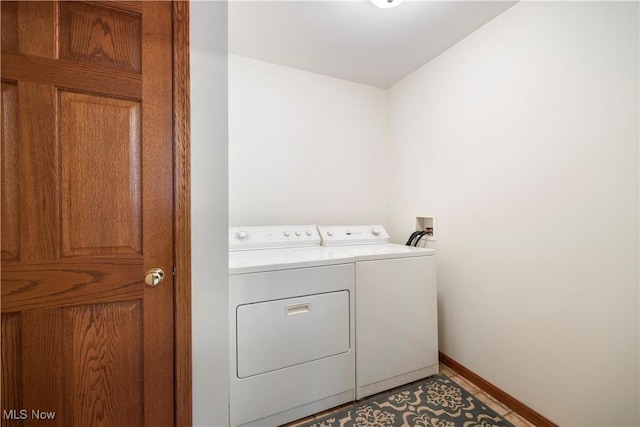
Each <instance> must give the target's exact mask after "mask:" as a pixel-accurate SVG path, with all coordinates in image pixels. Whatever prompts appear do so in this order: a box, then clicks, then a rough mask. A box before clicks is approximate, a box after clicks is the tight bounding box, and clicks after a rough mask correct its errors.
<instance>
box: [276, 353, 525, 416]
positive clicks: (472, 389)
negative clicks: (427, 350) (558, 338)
mask: <svg viewBox="0 0 640 427" xmlns="http://www.w3.org/2000/svg"><path fill="white" fill-rule="evenodd" d="M440 373H441V374H445V375H446V376H448V377H449V378H451V379H452V380H453V381H455V382H456V383H458V384H460V385H461V386H462V387H463V388H464V389H465V390H467V391H468V392H469V393H471V394H473V395H474V396H476V397H477V398H478V399H480V400H481V401H483V402H484V403H486V404H487V406H489V407H490V408H491V409H493V410H494V411H496V412H497V413H498V415H500V416H502V417H504V418H505V419H506V420H507V421H509V422H510V423H511V424H513V425H514V426H515V427H535V426H534V425H533V424H531V423H530V422H529V421H527V420H525V419H524V418H522V417H521V416H520V415H518V414H517V413H515V412H513V410H511V408H508V407H506V406H505V405H504V404H503V403H501V402H499V401H498V400H496V399H494V398H493V397H491V396H490V395H488V394H487V393H485V392H484V391H482V390H480V389H479V388H478V387H477V386H476V385H474V384H473V383H472V382H470V381H469V380H467V379H466V378H464V377H463V376H462V375H460V374H458V373H457V372H455V371H454V370H453V369H451V368H449V367H448V366H446V365H443V364H442V363H441V364H440ZM354 405H355V403H347V404H346V405H341V406H338V407H336V408H333V409H329V410H328V411H324V412H321V413H319V414H315V415H312V416H310V417H307V418H303V419H301V420H297V421H294V422H293V423H290V424H286V426H285V427H296V426H299V425H301V424H304V423H307V422H309V421H312V420H314V419H317V418H321V417H324V416H327V415H329V414H331V413H333V412H338V411H341V410H343V409H346V408H348V407H350V406H354Z"/></svg>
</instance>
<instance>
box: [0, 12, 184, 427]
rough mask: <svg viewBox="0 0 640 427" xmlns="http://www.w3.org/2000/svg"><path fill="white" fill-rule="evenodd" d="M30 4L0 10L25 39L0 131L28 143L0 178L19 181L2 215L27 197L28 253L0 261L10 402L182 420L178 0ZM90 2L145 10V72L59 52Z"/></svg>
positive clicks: (8, 159) (5, 59)
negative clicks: (71, 13) (75, 11)
mask: <svg viewBox="0 0 640 427" xmlns="http://www.w3.org/2000/svg"><path fill="white" fill-rule="evenodd" d="M23 3H27V2H18V3H15V4H8V3H6V2H2V6H1V7H2V8H3V10H8V11H9V14H8V17H3V18H4V21H3V24H4V23H5V22H8V24H7V27H6V28H3V35H4V36H3V37H4V40H5V41H4V43H5V44H9V45H11V44H12V43H13V44H15V45H16V49H15V50H4V49H3V51H2V58H1V59H2V63H1V66H2V77H3V82H4V83H6V84H5V85H4V86H3V89H6V91H5V94H4V95H6V96H5V97H4V98H3V105H6V106H7V108H4V107H3V108H2V111H3V112H7V114H5V115H4V116H3V119H4V117H8V119H7V120H6V125H3V133H4V134H5V135H10V134H12V133H15V134H16V135H17V136H16V141H17V142H16V143H15V144H13V145H15V147H17V148H16V149H15V150H16V151H17V155H16V154H11V153H9V151H10V150H7V149H5V148H3V150H2V161H1V162H0V166H1V167H2V170H0V177H3V176H4V175H2V173H4V172H5V170H6V172H7V174H10V175H11V177H12V178H14V180H15V182H16V184H15V186H14V187H12V186H9V185H7V182H8V179H7V178H4V177H3V178H2V179H1V180H0V184H1V186H2V190H3V192H4V193H3V194H5V196H3V197H4V198H3V200H2V203H3V210H2V211H3V213H2V220H3V221H5V219H6V218H9V217H10V216H11V215H13V214H5V213H4V212H5V209H4V207H5V206H4V205H5V203H6V205H7V206H8V205H12V206H13V205H15V204H16V202H15V199H16V196H15V195H14V193H15V189H16V188H17V189H18V191H17V194H18V196H17V199H18V202H17V205H18V207H17V209H16V210H15V211H16V212H17V217H18V220H17V222H18V227H17V229H18V231H19V233H18V234H17V236H18V241H19V256H20V257H19V259H11V260H3V262H2V264H1V269H2V272H1V273H2V274H1V276H2V284H1V286H0V290H1V299H0V300H1V306H2V316H3V325H2V327H3V331H2V332H3V337H2V339H3V345H5V344H6V346H7V348H6V349H5V348H3V350H2V357H3V359H2V363H4V365H3V369H4V371H7V370H8V369H11V371H12V373H14V375H15V376H14V377H10V376H6V378H9V379H8V380H7V381H6V382H2V392H3V398H5V397H6V396H9V395H10V396H12V398H14V400H13V402H18V403H12V404H16V405H18V404H19V405H20V407H22V408H38V409H41V410H47V411H56V413H57V416H56V419H55V420H54V421H49V422H47V425H65V426H75V425H83V426H84V425H105V426H106V425H126V426H130V425H144V426H149V427H156V426H163V425H176V419H175V408H176V399H175V387H176V383H175V381H174V378H175V375H174V372H175V371H174V369H175V364H174V357H175V355H174V353H175V352H178V351H180V350H181V349H180V348H177V347H175V330H174V316H175V312H174V298H175V295H174V288H173V277H172V275H171V272H172V270H173V262H174V252H173V239H174V237H175V234H174V230H173V215H174V193H173V186H174V184H175V182H174V177H173V170H174V169H173V160H174V159H173V136H174V135H173V116H172V105H173V101H174V100H173V94H172V65H173V64H172V44H171V43H172V14H171V11H172V5H171V3H167V2H158V3H150V2H135V1H130V2H78V3H74V4H73V5H67V4H61V3H60V2H57V1H49V2H28V4H26V5H25V6H24V7H23V6H22V4H23ZM80 5H82V8H81V9H82V10H83V11H89V12H91V13H93V14H94V15H96V13H94V12H95V11H96V10H99V11H106V15H102V16H107V15H108V16H116V17H117V18H121V17H123V16H124V19H125V20H126V19H128V18H129V17H134V18H136V19H137V18H138V17H140V16H141V17H142V18H141V24H140V25H141V26H142V28H141V30H140V31H139V35H138V37H139V39H140V40H133V39H135V37H136V35H135V32H131V33H132V34H133V36H132V37H131V40H128V41H127V43H133V45H136V43H137V45H138V46H141V51H142V53H141V55H142V58H141V62H140V67H141V68H140V70H141V74H138V73H136V72H131V71H122V70H118V69H115V68H113V67H110V66H108V65H104V64H96V63H89V64H87V63H79V62H77V61H78V60H82V58H80V59H78V58H72V59H64V58H62V59H59V58H56V54H57V53H58V52H59V45H58V44H57V43H58V42H59V41H58V40H57V39H56V36H57V33H58V31H57V28H58V27H56V25H58V24H57V23H56V22H55V20H56V19H57V17H59V16H60V10H61V8H62V9H64V8H66V7H70V8H74V7H76V6H80ZM12 8H13V9H12ZM12 11H14V12H15V13H14V14H13V15H14V16H15V19H13V18H12V15H11V13H12ZM63 12H64V10H63ZM91 13H90V14H91ZM100 13H102V12H100ZM82 19H84V18H82ZM82 19H80V20H82ZM101 19H102V18H101ZM12 20H13V21H12ZM14 21H15V22H14ZM103 21H104V19H103ZM16 22H17V23H16ZM14 23H15V25H14ZM34 23H36V24H37V23H41V24H42V25H35V24H34ZM12 25H13V28H15V34H14V35H11V31H12V30H11V26H12ZM74 25H75V24H74ZM114 25H116V24H115V23H114ZM71 27H74V26H73V25H71ZM7 28H8V30H7V31H8V32H7V31H5V30H6V29H7ZM74 28H75V27H74ZM26 29H30V30H31V31H32V32H33V34H31V35H28V36H26V35H25V37H22V33H23V32H24V31H26ZM72 30H73V28H72ZM78 31H80V32H81V33H82V32H83V31H84V30H82V29H80V30H78ZM7 34H8V35H7ZM16 34H17V35H16ZM119 34H120V35H122V37H124V38H127V37H129V36H131V35H132V34H129V33H127V34H128V35H127V36H126V35H125V32H121V33H119ZM14 36H15V37H14ZM103 36H104V37H107V33H104V32H103ZM12 38H13V39H12ZM12 40H13V41H12ZM105 40H106V39H105V38H103V39H101V40H100V41H99V42H96V43H97V44H98V45H100V46H102V47H101V48H102V49H103V50H104V43H106V41H105ZM83 46H84V47H83ZM83 46H81V48H83V49H85V51H86V50H87V49H89V48H88V47H87V46H88V45H83ZM113 48H114V51H113V52H116V53H115V56H118V55H119V54H118V49H117V47H116V46H115V45H114V46H113ZM98 50H99V49H98ZM89 51H90V53H91V49H89ZM26 52H29V53H26ZM52 52H53V53H52ZM98 53H99V55H98V56H100V55H102V53H100V52H98ZM125 56H126V55H125ZM103 59H104V58H103ZM118 66H120V65H119V64H118ZM7 85H8V86H7ZM12 85H13V86H12ZM11 91H15V92H16V93H17V96H14V94H13V93H12V92H11ZM4 99H8V101H6V102H5V101H4ZM15 99H17V101H15ZM11 105H15V108H14V107H11ZM12 108H13V109H14V110H15V111H17V113H15V114H14V113H13V112H12ZM141 121H142V122H141ZM4 146H6V144H4V142H3V147H4ZM12 147H13V146H12ZM11 149H14V148H11ZM14 160H15V162H14ZM9 164H11V166H6V165H9ZM14 171H15V174H14V173H13V172H14ZM16 174H17V176H16ZM12 183H13V182H12ZM140 183H142V186H140ZM9 199H11V200H14V201H13V202H5V200H9ZM66 202H69V203H68V204H66V205H65V203H66ZM65 206H66V207H65ZM63 209H64V212H63ZM101 210H102V211H104V212H100V211H101ZM121 211H125V212H126V213H124V214H123V213H122V212H121ZM6 212H8V211H6ZM67 216H69V217H70V218H72V220H69V221H68V222H67V223H65V224H64V226H63V222H64V221H67V220H66V219H65V218H66V217H67ZM14 217H15V215H14ZM10 222H13V223H15V222H16V220H15V219H9V220H7V221H6V223H7V224H9V223H10ZM140 230H142V231H140ZM140 233H142V234H140ZM7 235H8V234H7ZM132 236H133V237H132ZM136 236H137V237H136ZM14 240H15V239H14ZM7 242H9V240H7ZM10 246H11V247H14V246H15V244H11V245H10ZM3 248H4V246H3ZM114 248H115V250H114ZM123 248H126V249H123ZM5 252H7V253H8V252H15V250H14V249H11V251H5ZM61 255H62V256H61ZM149 267H161V268H163V269H164V270H165V271H166V272H167V276H166V278H165V281H164V283H162V284H161V285H160V286H158V287H155V288H152V287H148V286H145V285H144V284H143V283H142V280H143V278H144V274H145V273H144V272H145V270H146V269H147V268H149ZM185 268H189V266H188V265H187V266H185ZM187 286H189V285H188V284H187ZM5 319H8V320H7V322H6V325H5V323H4V320H5ZM17 363H20V367H19V368H16V367H15V366H16V365H17ZM189 363H190V361H189ZM189 366H190V365H189ZM4 377H5V375H4V374H3V378H4ZM181 402H184V399H182V398H181ZM186 404H187V405H189V407H190V405H191V402H190V401H189V402H188V403H186ZM17 409H20V408H17ZM40 424H42V423H41V422H40V421H37V420H29V421H26V422H21V423H20V425H25V426H30V425H40ZM3 425H4V424H3Z"/></svg>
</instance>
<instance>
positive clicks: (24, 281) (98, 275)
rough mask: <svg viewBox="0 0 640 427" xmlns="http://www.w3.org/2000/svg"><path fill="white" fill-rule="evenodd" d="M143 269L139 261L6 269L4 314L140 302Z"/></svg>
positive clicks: (81, 261)
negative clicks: (121, 302) (82, 305)
mask: <svg viewBox="0 0 640 427" xmlns="http://www.w3.org/2000/svg"><path fill="white" fill-rule="evenodd" d="M140 267H141V260H140V259H136V258H131V259H117V260H114V259H111V260H101V259H93V260H89V259H79V260H78V259H70V260H69V261H68V262H56V263H50V264H44V263H38V264H33V265H30V264H23V263H20V264H15V265H7V266H5V265H3V268H2V300H1V301H2V312H3V313H10V312H16V311H23V310H34V309H40V308H47V307H64V306H72V305H77V304H81V303H85V302H86V303H87V304H96V303H100V302H109V301H122V300H131V299H139V298H141V297H142V295H143V294H144V289H143V286H144V285H143V284H142V278H143V277H142V272H141V270H142V269H141V268H140Z"/></svg>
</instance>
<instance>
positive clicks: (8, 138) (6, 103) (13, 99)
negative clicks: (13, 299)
mask: <svg viewBox="0 0 640 427" xmlns="http://www.w3.org/2000/svg"><path fill="white" fill-rule="evenodd" d="M3 11H4V5H3ZM1 109H2V164H1V165H0V168H1V169H0V170H1V171H2V174H1V176H0V181H1V185H0V187H2V190H1V192H2V200H1V203H2V204H1V205H0V211H1V221H2V231H1V232H2V240H1V242H2V251H1V253H2V260H3V261H7V260H17V259H19V258H20V169H19V155H18V148H19V147H18V86H17V85H16V84H15V83H8V82H2V107H1Z"/></svg>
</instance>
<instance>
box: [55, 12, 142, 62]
mask: <svg viewBox="0 0 640 427" xmlns="http://www.w3.org/2000/svg"><path fill="white" fill-rule="evenodd" d="M140 35H141V19H140V16H136V15H132V14H128V13H125V12H120V11H116V10H113V9H104V8H101V7H97V6H95V5H87V4H80V3H79V2H63V3H61V4H60V43H59V49H60V53H59V56H60V58H63V59H69V60H73V61H78V62H85V63H89V64H94V65H102V66H106V67H111V68H117V69H119V70H124V71H131V72H137V73H139V72H140V71H141V62H142V59H141V58H142V49H141V45H140V40H141V38H140Z"/></svg>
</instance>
